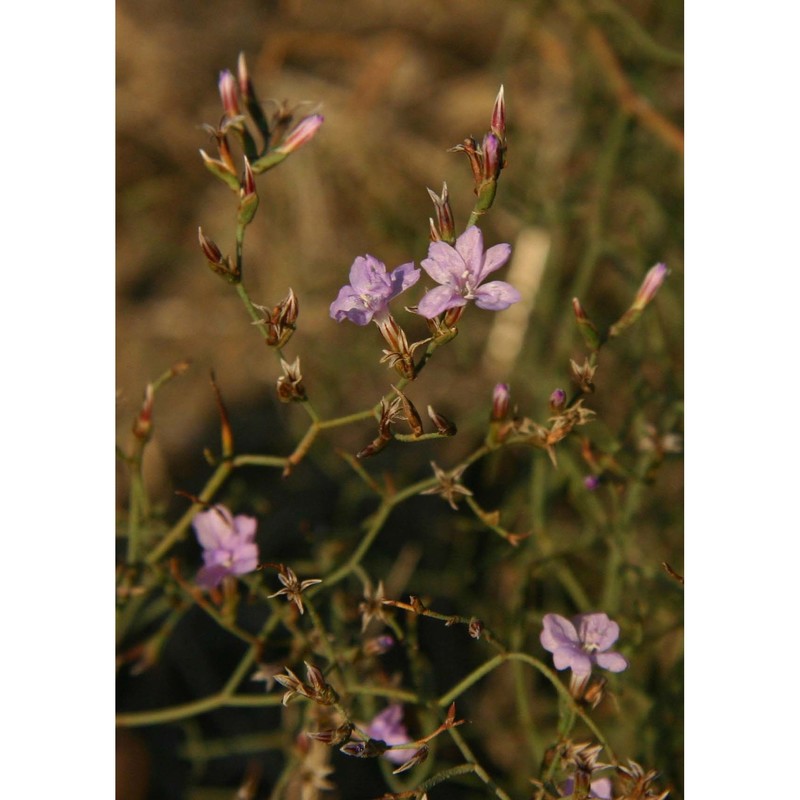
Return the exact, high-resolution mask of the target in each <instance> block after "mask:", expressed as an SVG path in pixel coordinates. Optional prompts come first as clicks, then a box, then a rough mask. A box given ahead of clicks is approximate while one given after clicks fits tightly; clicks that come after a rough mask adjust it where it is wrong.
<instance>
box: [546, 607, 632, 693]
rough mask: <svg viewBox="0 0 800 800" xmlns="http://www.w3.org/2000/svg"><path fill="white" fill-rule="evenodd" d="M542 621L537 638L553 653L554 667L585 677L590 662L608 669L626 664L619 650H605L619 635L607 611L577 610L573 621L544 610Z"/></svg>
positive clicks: (620, 670) (614, 670)
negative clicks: (595, 612)
mask: <svg viewBox="0 0 800 800" xmlns="http://www.w3.org/2000/svg"><path fill="white" fill-rule="evenodd" d="M542 622H543V624H544V629H543V630H542V632H541V634H540V636H539V641H541V643H542V647H544V649H545V650H549V651H550V652H551V653H552V654H553V663H554V664H555V667H556V669H559V670H560V669H567V668H569V669H571V670H572V672H573V674H574V675H576V676H586V677H588V676H589V674H590V673H591V671H592V664H596V665H597V666H598V667H602V668H603V669H607V670H609V671H610V672H622V670H624V669H627V668H628V662H627V661H626V660H625V659H624V658H623V657H622V656H621V655H620V654H619V653H613V652H607V651H608V648H609V647H611V645H612V644H614V642H616V641H617V638H618V637H619V625H617V623H616V622H614V621H613V620H610V619H609V618H608V615H607V614H602V613H599V614H579V615H578V616H577V617H575V618H574V620H573V622H570V621H569V620H568V619H565V618H564V617H562V616H561V615H560V614H545V615H544V619H543V620H542ZM573 623H574V624H573Z"/></svg>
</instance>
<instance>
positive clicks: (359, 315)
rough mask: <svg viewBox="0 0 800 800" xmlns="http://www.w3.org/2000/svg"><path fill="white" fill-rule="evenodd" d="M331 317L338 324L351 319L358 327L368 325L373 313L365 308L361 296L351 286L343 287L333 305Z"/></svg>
mask: <svg viewBox="0 0 800 800" xmlns="http://www.w3.org/2000/svg"><path fill="white" fill-rule="evenodd" d="M330 311H331V317H333V319H335V320H336V321H337V322H341V321H342V320H343V319H349V320H350V322H354V323H355V324H356V325H367V324H369V321H370V320H371V319H372V311H370V310H369V309H368V308H366V307H365V305H364V301H363V300H362V299H361V296H360V295H359V294H358V293H357V292H355V291H354V290H353V288H352V287H351V286H342V288H341V289H339V296H338V297H337V298H336V299H335V300H334V301H333V302H332V303H331V309H330Z"/></svg>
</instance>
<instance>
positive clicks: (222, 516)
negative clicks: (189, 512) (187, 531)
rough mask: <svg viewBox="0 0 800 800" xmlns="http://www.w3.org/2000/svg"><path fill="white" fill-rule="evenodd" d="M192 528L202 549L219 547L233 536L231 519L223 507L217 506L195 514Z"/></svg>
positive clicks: (229, 513) (228, 512)
mask: <svg viewBox="0 0 800 800" xmlns="http://www.w3.org/2000/svg"><path fill="white" fill-rule="evenodd" d="M192 527H194V530H195V533H196V534H197V540H198V541H199V542H200V544H201V545H202V546H203V547H204V548H214V547H220V546H222V545H224V544H225V542H227V541H228V540H229V539H230V538H231V536H232V535H233V518H232V516H231V512H230V511H228V509H227V508H225V506H220V505H217V506H214V507H213V508H209V509H208V510H207V511H201V512H200V513H199V514H197V516H195V518H194V519H193V520H192Z"/></svg>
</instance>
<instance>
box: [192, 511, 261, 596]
mask: <svg viewBox="0 0 800 800" xmlns="http://www.w3.org/2000/svg"><path fill="white" fill-rule="evenodd" d="M257 524H258V523H257V522H256V519H255V517H248V516H246V515H245V514H237V515H236V516H235V517H234V516H233V515H232V514H231V512H230V511H228V509H227V508H225V506H223V505H216V506H212V507H211V508H209V509H208V511H201V512H200V513H199V514H198V515H197V516H196V517H195V518H194V520H193V521H192V525H193V526H194V530H195V533H196V534H197V540H198V541H199V542H200V544H201V545H202V547H203V561H204V562H205V566H204V567H203V568H202V569H201V570H200V571H199V572H198V573H197V583H198V584H200V585H201V586H204V587H206V588H207V589H211V588H213V587H214V586H217V585H219V584H220V583H221V582H222V579H223V578H224V577H225V576H226V575H244V574H245V573H247V572H252V571H253V570H254V569H255V568H256V567H257V566H258V546H257V545H256V543H255V538H256V525H257Z"/></svg>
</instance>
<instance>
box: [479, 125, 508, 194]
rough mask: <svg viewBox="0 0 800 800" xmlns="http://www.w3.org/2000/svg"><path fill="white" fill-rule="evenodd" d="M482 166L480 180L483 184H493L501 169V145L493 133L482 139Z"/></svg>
mask: <svg viewBox="0 0 800 800" xmlns="http://www.w3.org/2000/svg"><path fill="white" fill-rule="evenodd" d="M481 150H482V152H483V165H482V170H481V178H482V179H483V182H484V183H488V182H490V181H491V182H494V181H497V179H498V178H499V177H500V171H501V170H502V168H503V164H502V161H501V145H500V140H499V139H498V138H497V136H495V135H494V134H493V133H487V134H486V136H484V137H483V146H482V147H481Z"/></svg>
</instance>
